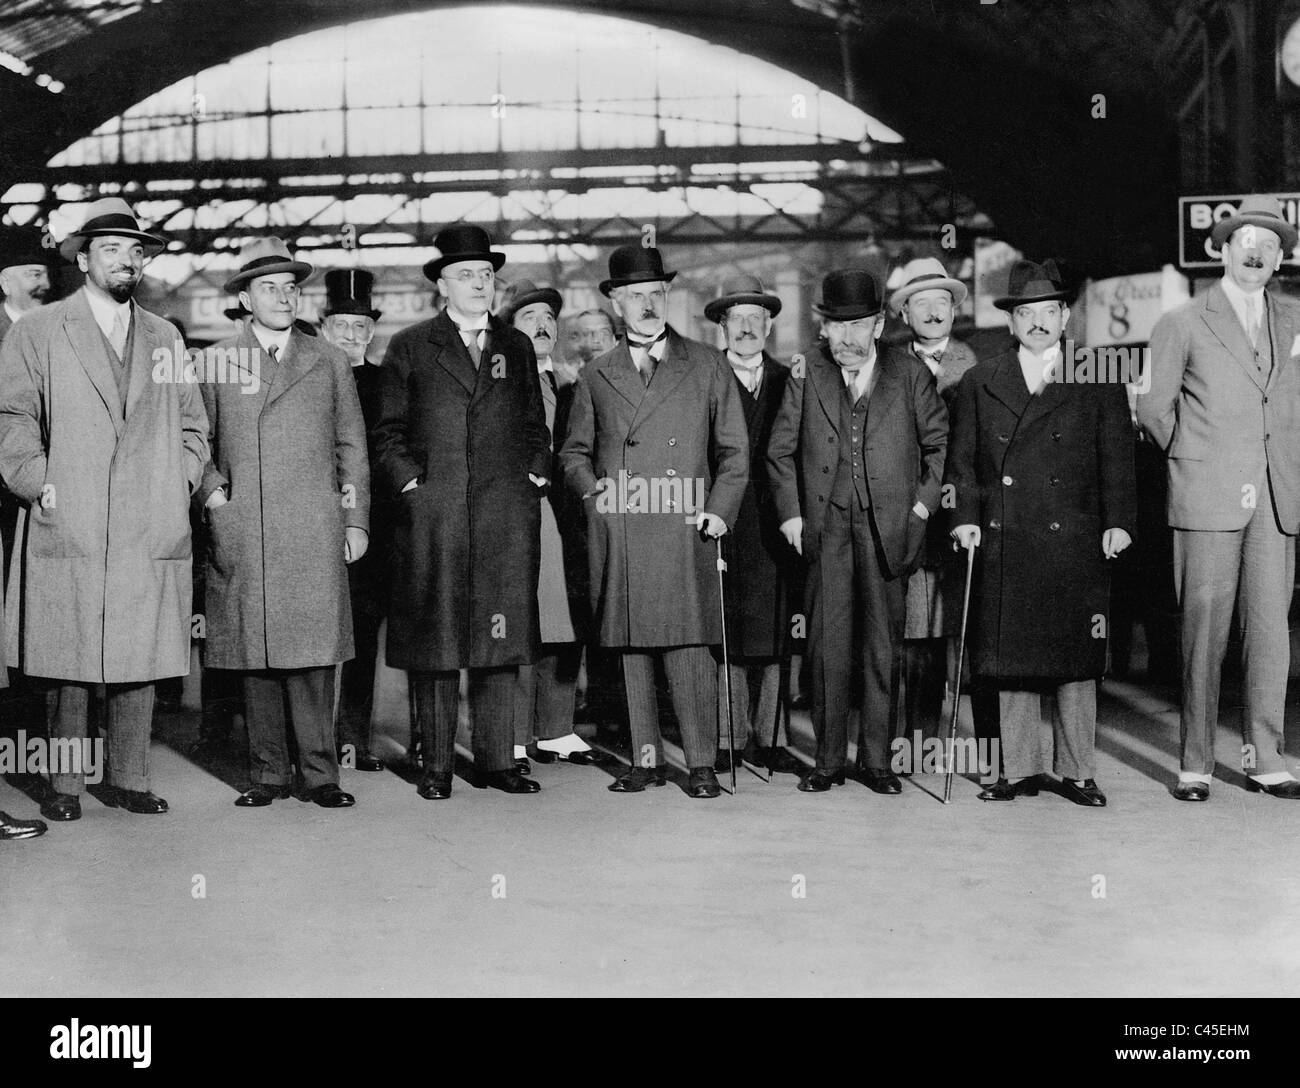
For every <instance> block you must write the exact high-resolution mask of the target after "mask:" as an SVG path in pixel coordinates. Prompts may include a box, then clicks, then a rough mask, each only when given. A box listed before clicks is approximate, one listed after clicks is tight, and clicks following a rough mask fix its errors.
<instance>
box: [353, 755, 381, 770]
mask: <svg viewBox="0 0 1300 1088" xmlns="http://www.w3.org/2000/svg"><path fill="white" fill-rule="evenodd" d="M356 764H357V770H358V771H382V770H383V769H384V761H383V760H382V759H380V758H379V757H378V756H375V755H371V754H370V753H369V752H365V753H363V754H361V755H359V756H357V759H356Z"/></svg>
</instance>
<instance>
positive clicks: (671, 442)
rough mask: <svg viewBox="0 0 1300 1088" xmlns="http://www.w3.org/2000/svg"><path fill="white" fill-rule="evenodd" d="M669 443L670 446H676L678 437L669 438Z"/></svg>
mask: <svg viewBox="0 0 1300 1088" xmlns="http://www.w3.org/2000/svg"><path fill="white" fill-rule="evenodd" d="M668 445H670V446H675V445H677V439H675V438H670V439H668Z"/></svg>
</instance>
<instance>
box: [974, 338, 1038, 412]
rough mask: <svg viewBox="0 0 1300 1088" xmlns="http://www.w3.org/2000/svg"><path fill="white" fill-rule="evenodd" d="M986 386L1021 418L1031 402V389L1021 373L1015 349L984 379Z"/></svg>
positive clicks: (1003, 357) (1004, 356)
mask: <svg viewBox="0 0 1300 1088" xmlns="http://www.w3.org/2000/svg"><path fill="white" fill-rule="evenodd" d="M984 388H985V389H987V390H988V391H989V392H990V393H991V394H992V395H993V396H994V397H995V398H996V399H997V400H1000V401H1001V402H1002V403H1003V404H1005V405H1006V406H1007V407H1008V408H1009V409H1010V410H1011V411H1012V413H1013V414H1014V415H1015V416H1016V418H1017V419H1019V418H1020V417H1021V416H1022V415H1024V414H1025V408H1026V407H1027V406H1028V404H1029V389H1028V387H1027V386H1026V385H1025V377H1024V375H1023V374H1021V373H1020V362H1019V360H1018V359H1017V358H1016V354H1015V352H1014V351H1010V352H1007V353H1006V354H1005V355H1003V356H1002V359H1001V361H1000V362H998V363H997V365H996V366H994V367H993V372H992V373H991V374H990V375H989V376H988V377H987V378H985V379H984Z"/></svg>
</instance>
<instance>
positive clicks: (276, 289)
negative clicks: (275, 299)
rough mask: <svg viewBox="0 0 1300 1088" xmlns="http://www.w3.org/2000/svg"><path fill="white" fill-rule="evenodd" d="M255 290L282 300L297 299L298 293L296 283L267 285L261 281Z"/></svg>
mask: <svg viewBox="0 0 1300 1088" xmlns="http://www.w3.org/2000/svg"><path fill="white" fill-rule="evenodd" d="M257 289H258V290H259V291H261V292H262V294H264V295H277V296H280V297H283V298H297V297H298V295H299V293H300V292H299V288H298V285H297V284H296V283H267V282H265V281H263V282H262V283H259V284H258V285H257Z"/></svg>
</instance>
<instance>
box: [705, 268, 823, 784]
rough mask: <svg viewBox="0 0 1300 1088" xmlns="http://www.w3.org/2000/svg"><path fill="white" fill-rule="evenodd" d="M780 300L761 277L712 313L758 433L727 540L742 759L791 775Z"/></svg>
mask: <svg viewBox="0 0 1300 1088" xmlns="http://www.w3.org/2000/svg"><path fill="white" fill-rule="evenodd" d="M780 312H781V300H780V299H779V298H777V297H776V296H775V295H771V294H768V293H767V292H766V291H765V290H763V284H762V282H761V281H760V280H759V279H758V277H757V276H750V275H744V274H742V275H737V276H733V277H732V278H731V279H729V280H727V281H726V282H724V283H723V285H722V290H721V293H720V294H719V295H718V297H717V298H715V299H714V300H713V301H712V302H710V303H708V304H707V305H706V306H705V307H704V316H705V317H706V318H708V319H709V320H710V321H714V322H716V323H717V324H718V326H719V327H720V328H721V329H722V333H723V336H724V337H725V340H726V345H727V350H726V356H727V363H728V365H729V366H730V368H731V373H732V376H733V378H734V380H735V382H736V392H737V395H738V396H737V399H738V400H739V401H740V404H741V407H742V408H743V410H744V413H745V426H746V429H747V430H748V432H749V464H750V472H749V484H748V486H747V487H746V488H745V498H744V500H743V501H742V502H741V504H740V512H739V513H738V514H737V515H736V522H735V524H734V525H733V526H732V529H731V532H729V533H728V534H727V535H726V536H725V537H723V538H722V549H723V554H724V556H725V557H726V560H727V573H728V577H729V578H730V580H731V581H730V586H729V591H728V603H729V609H728V613H727V619H728V622H729V625H730V626H729V630H728V632H727V638H728V643H729V645H728V648H729V650H730V657H731V701H732V720H733V722H734V724H735V742H736V751H735V758H736V759H737V760H739V759H741V758H744V759H746V760H748V761H749V762H750V763H755V764H758V765H759V766H766V767H770V768H771V769H772V770H775V771H782V772H785V773H787V774H792V773H795V772H797V771H799V770H800V769H801V768H802V767H803V764H802V763H800V762H799V760H798V759H796V758H795V757H794V756H793V755H792V754H791V753H790V752H789V751H787V750H786V749H785V748H780V747H777V748H775V749H772V748H770V747H769V746H770V745H771V741H772V737H773V735H774V734H773V730H774V727H775V725H776V717H777V713H778V710H779V707H778V698H779V695H780V680H781V658H782V656H783V655H786V654H788V653H789V651H790V644H789V639H790V637H791V630H790V623H791V618H792V617H791V613H792V612H793V611H794V610H795V609H794V608H793V607H792V602H791V599H790V595H791V589H792V578H793V574H794V571H793V570H792V567H793V565H794V562H795V557H794V556H793V555H792V554H791V553H790V549H789V547H788V546H787V545H786V543H785V541H784V540H782V539H781V533H780V530H779V529H778V528H777V519H776V508H775V506H774V505H773V503H772V490H771V487H770V485H769V484H768V479H767V472H766V471H765V470H764V468H763V458H764V456H765V455H766V453H767V440H768V436H769V435H770V434H771V433H772V423H773V421H774V420H775V419H776V413H777V410H778V409H779V408H780V407H781V399H782V397H783V395H784V393H785V383H786V379H787V378H789V376H790V369H789V367H786V366H783V365H782V364H781V363H779V362H777V360H776V359H775V358H773V356H772V355H770V354H769V353H768V351H767V338H768V336H769V335H770V333H771V331H772V319H773V318H774V317H776V316H777V314H779V313H780ZM726 693H727V684H726V678H725V677H724V676H723V675H722V674H721V673H719V675H718V699H719V700H720V703H719V706H720V719H719V720H720V721H725V720H726V718H725V715H726V712H727V711H726V699H727V694H726ZM718 745H719V749H720V751H719V752H718V761H717V763H716V765H715V767H716V769H717V770H719V771H722V770H724V769H729V767H730V763H731V759H732V753H731V751H729V750H728V748H727V745H728V738H727V737H726V736H723V735H722V731H721V730H719V737H718Z"/></svg>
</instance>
